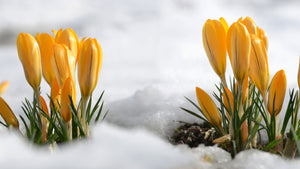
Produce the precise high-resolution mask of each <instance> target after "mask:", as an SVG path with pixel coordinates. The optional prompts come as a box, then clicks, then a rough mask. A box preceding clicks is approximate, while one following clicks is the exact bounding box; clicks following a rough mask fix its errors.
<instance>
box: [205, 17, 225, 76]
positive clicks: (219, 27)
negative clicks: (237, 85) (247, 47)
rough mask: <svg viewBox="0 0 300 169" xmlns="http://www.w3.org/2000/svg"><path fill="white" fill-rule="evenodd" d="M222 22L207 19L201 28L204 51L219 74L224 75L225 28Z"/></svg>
mask: <svg viewBox="0 0 300 169" xmlns="http://www.w3.org/2000/svg"><path fill="white" fill-rule="evenodd" d="M225 22H226V21H225ZM223 24H224V23H221V22H220V21H218V20H210V19H208V20H207V21H206V22H205V24H204V26H203V30H202V39H203V45H204V49H205V52H206V54H207V57H208V60H209V62H210V64H211V66H212V68H213V69H214V71H215V72H216V73H217V75H219V76H224V75H225V71H226V30H225V28H224V25H223Z"/></svg>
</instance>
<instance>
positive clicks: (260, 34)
mask: <svg viewBox="0 0 300 169" xmlns="http://www.w3.org/2000/svg"><path fill="white" fill-rule="evenodd" d="M257 36H258V37H259V38H260V39H261V40H262V41H263V42H264V46H265V48H266V50H268V45H269V42H268V37H267V35H266V32H265V31H264V30H263V29H261V28H259V27H257Z"/></svg>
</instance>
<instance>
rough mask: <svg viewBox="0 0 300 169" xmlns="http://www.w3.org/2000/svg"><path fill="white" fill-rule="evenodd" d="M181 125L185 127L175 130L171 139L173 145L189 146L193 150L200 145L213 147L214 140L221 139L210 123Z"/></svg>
mask: <svg viewBox="0 0 300 169" xmlns="http://www.w3.org/2000/svg"><path fill="white" fill-rule="evenodd" d="M180 123H182V124H183V125H181V126H180V127H179V128H177V129H175V131H174V134H173V136H172V137H171V139H170V141H171V143H173V144H175V145H177V144H187V145H188V146H189V147H191V148H193V147H197V146H198V145H199V144H204V145H205V146H213V145H214V143H213V140H214V139H216V138H218V137H219V134H218V133H217V132H216V131H215V130H214V129H212V128H211V127H210V125H209V124H208V123H202V124H197V123H193V124H189V123H185V122H180Z"/></svg>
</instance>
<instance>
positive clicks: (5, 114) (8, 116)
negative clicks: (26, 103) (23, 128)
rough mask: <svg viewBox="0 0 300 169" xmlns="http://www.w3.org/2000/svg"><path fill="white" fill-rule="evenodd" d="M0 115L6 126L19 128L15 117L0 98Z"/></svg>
mask: <svg viewBox="0 0 300 169" xmlns="http://www.w3.org/2000/svg"><path fill="white" fill-rule="evenodd" d="M0 114H1V116H2V118H3V119H4V121H5V122H6V124H8V125H12V126H13V127H16V128H19V121H18V119H17V117H16V116H15V114H14V113H13V112H12V110H11V109H10V107H9V106H8V104H7V103H6V102H5V100H4V99H3V98H2V97H0Z"/></svg>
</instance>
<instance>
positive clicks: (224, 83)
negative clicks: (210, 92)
mask: <svg viewBox="0 0 300 169" xmlns="http://www.w3.org/2000/svg"><path fill="white" fill-rule="evenodd" d="M219 77H220V79H221V82H222V84H223V85H224V87H227V82H226V78H225V74H223V75H220V76H219Z"/></svg>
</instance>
